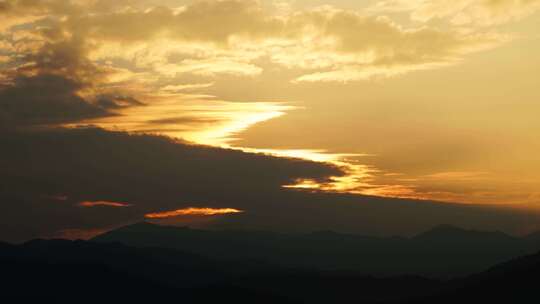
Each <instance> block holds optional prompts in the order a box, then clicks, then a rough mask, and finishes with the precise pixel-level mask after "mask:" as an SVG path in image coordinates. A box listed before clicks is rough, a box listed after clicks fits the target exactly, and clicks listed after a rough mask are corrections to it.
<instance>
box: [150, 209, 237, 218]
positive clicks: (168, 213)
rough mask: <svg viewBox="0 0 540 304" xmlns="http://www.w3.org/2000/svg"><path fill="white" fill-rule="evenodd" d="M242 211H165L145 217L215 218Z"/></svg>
mask: <svg viewBox="0 0 540 304" xmlns="http://www.w3.org/2000/svg"><path fill="white" fill-rule="evenodd" d="M241 212H242V211H241V210H238V209H233V208H221V209H215V208H193V207H190V208H184V209H178V210H173V211H164V212H156V213H148V214H145V215H144V217H146V218H149V219H161V218H170V217H178V216H214V215H225V214H234V213H241Z"/></svg>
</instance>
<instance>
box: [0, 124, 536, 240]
mask: <svg viewBox="0 0 540 304" xmlns="http://www.w3.org/2000/svg"><path fill="white" fill-rule="evenodd" d="M0 142H1V145H2V147H3V148H2V150H1V151H0V167H1V168H2V175H1V176H0V223H2V224H1V226H2V227H0V228H2V229H0V232H1V235H0V239H9V240H22V239H28V238H32V237H37V236H43V235H54V234H55V233H57V232H59V231H63V230H70V229H77V230H81V231H84V230H86V229H89V230H102V229H106V228H110V227H116V226H118V225H122V224H126V223H131V222H136V221H140V220H143V219H144V215H145V214H147V213H152V212H163V211H170V210H177V209H180V208H187V207H199V208H203V207H209V208H235V209H239V210H243V211H244V212H243V213H240V214H235V215H227V216H224V217H222V218H215V219H212V220H211V221H210V222H209V223H207V225H212V226H214V227H222V228H223V227H227V228H248V229H249V228H251V229H268V230H280V231H289V232H290V231H313V230H321V229H322V230H324V229H327V230H336V231H343V232H355V233H365V234H386V235H388V234H411V233H416V232H418V231H420V230H423V229H428V228H430V227H432V226H435V225H438V224H441V223H450V224H455V225H460V226H465V227H470V228H477V229H503V230H506V231H509V232H515V231H517V230H518V229H520V228H523V226H524V225H528V226H531V225H532V224H537V223H538V222H540V218H539V216H538V215H535V214H533V213H530V212H519V211H511V210H504V209H494V208H490V207H480V206H464V205H457V204H448V203H436V202H426V201H414V200H400V199H392V198H377V197H368V196H361V195H350V194H338V193H318V192H306V191H294V190H289V189H283V188H281V185H283V184H289V183H291V182H292V181H294V180H295V179H297V178H313V179H317V180H320V181H324V180H327V179H328V178H330V177H331V176H335V175H341V174H342V172H341V171H340V169H339V168H336V167H334V166H332V165H328V164H324V163H315V162H310V161H305V160H298V159H286V158H277V157H273V156H268V155H257V154H249V153H244V152H241V151H234V150H226V149H220V148H211V147H206V146H198V145H191V144H188V143H185V142H178V141H174V140H171V139H168V138H166V137H159V136H149V135H131V134H128V133H122V132H110V131H104V130H101V129H94V128H82V129H72V130H65V129H58V130H42V131H32V132H9V133H8V132H4V133H2V134H1V135H0ZM58 197H62V199H61V200H59V199H56V198H58ZM85 201H90V202H99V201H106V202H122V203H124V204H129V205H130V207H129V208H111V207H103V208H80V207H79V204H80V203H81V202H85ZM172 220H173V222H174V219H172ZM182 220H183V219H181V218H180V219H179V221H180V222H179V223H182ZM205 220H206V221H208V219H205ZM168 221H169V222H170V221H171V219H168Z"/></svg>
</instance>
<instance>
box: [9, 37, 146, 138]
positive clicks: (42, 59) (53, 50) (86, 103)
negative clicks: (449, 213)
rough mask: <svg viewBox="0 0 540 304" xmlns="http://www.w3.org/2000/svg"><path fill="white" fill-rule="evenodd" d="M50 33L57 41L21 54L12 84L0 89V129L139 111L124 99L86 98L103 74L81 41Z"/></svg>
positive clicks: (134, 103)
mask: <svg viewBox="0 0 540 304" xmlns="http://www.w3.org/2000/svg"><path fill="white" fill-rule="evenodd" d="M40 32H41V33H42V34H43V30H40ZM49 32H51V33H56V34H54V35H53V34H51V33H49V34H48V36H55V37H56V38H58V39H59V40H57V41H52V42H51V41H47V42H45V43H44V44H43V45H42V46H41V47H39V48H38V49H36V50H35V51H33V52H29V53H28V54H25V55H24V56H23V62H24V64H22V65H21V66H20V67H19V68H16V69H15V70H13V71H11V72H10V73H8V76H9V77H10V78H11V81H10V83H9V84H8V85H7V86H5V87H3V88H0V127H3V128H6V127H8V128H9V127H11V128H17V127H21V126H23V127H26V126H33V125H58V124H63V123H69V122H77V121H80V120H84V119H90V118H97V117H104V116H111V115H115V113H114V111H115V110H118V109H121V108H125V107H131V106H141V105H143V103H142V102H140V101H139V100H137V99H135V98H133V97H131V96H127V95H124V94H111V93H102V94H99V95H98V96H97V97H93V96H92V94H86V95H89V96H84V94H83V93H84V92H91V93H93V92H95V91H98V88H97V86H98V84H99V82H100V81H101V79H102V78H105V77H106V76H107V72H106V71H104V70H103V69H101V68H99V67H98V66H96V65H95V64H94V63H92V62H91V61H90V60H89V59H88V58H87V48H88V46H87V45H86V42H85V41H84V40H83V39H79V38H77V37H68V38H65V37H62V35H61V34H58V32H61V31H60V30H59V29H58V28H54V27H53V28H51V30H50V31H49Z"/></svg>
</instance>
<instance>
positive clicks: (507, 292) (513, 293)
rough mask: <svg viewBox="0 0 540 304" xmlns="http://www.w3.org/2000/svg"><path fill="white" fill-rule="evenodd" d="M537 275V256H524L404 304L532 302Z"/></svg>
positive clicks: (539, 268) (537, 297)
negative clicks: (433, 294) (432, 294)
mask: <svg viewBox="0 0 540 304" xmlns="http://www.w3.org/2000/svg"><path fill="white" fill-rule="evenodd" d="M539 276H540V254H535V255H530V256H525V257H521V258H517V259H514V260H511V261H509V262H505V263H502V264H500V265H497V266H494V267H492V268H491V269H489V270H488V271H485V272H482V273H479V274H475V275H472V276H470V277H467V278H465V279H460V280H454V281H450V282H448V283H446V287H445V288H444V289H443V291H442V292H441V293H440V294H438V295H436V296H432V297H426V298H424V299H422V300H414V301H412V300H411V301H410V302H407V303H426V304H427V303H443V304H445V303H536V301H538V300H540V293H539V292H538V277H539Z"/></svg>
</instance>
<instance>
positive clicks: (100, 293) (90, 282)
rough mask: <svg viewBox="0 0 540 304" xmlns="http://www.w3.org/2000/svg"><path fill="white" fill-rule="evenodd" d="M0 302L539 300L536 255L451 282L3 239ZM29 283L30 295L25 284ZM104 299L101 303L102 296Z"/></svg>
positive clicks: (147, 250) (95, 245)
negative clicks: (178, 299) (19, 243)
mask: <svg viewBox="0 0 540 304" xmlns="http://www.w3.org/2000/svg"><path fill="white" fill-rule="evenodd" d="M0 266H1V267H2V274H3V275H4V277H5V278H9V279H8V280H5V281H4V283H3V285H2V287H3V290H4V293H3V294H2V297H3V299H4V300H14V301H54V302H55V303H72V302H73V301H77V302H81V303H92V302H94V301H128V300H133V301H136V300H138V301H142V300H145V301H151V302H155V301H167V300H171V299H175V298H176V297H181V301H182V302H183V303H215V302H216V301H226V300H227V301H228V300H230V299H234V301H235V302H236V303H253V302H254V301H255V302H257V303H328V302H329V301H334V302H341V301H350V300H351V299H352V300H354V301H355V302H356V303H366V304H367V303H370V304H375V303H419V304H420V303H434V302H436V303H456V301H458V302H468V301H487V300H489V301H500V300H503V301H529V300H533V299H537V298H538V294H537V286H536V280H535V278H536V277H537V276H538V274H539V273H540V254H535V255H530V256H526V257H522V258H516V259H513V260H510V261H508V262H505V263H502V264H499V265H496V266H494V267H491V268H490V269H489V270H487V271H484V272H480V273H478V274H474V275H471V276H468V277H464V278H457V279H452V280H435V279H426V278H422V277H418V276H395V277H384V278H382V277H381V278H377V277H373V276H366V275H365V274H363V273H361V272H357V271H321V270H314V269H305V268H302V269H299V268H285V267H276V265H272V264H268V263H261V262H256V261H253V260H251V259H244V260H239V259H237V260H235V261H224V260H223V259H208V258H204V257H201V256H197V255H193V254H188V253H183V252H181V251H177V250H171V249H160V248H136V247H129V246H125V245H122V244H119V243H109V244H106V243H95V242H87V241H67V240H34V241H30V242H28V243H25V244H22V245H10V244H6V243H3V244H0ZM29 287H31V288H32V290H31V292H28V288H29ZM104 299H106V300H104Z"/></svg>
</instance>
